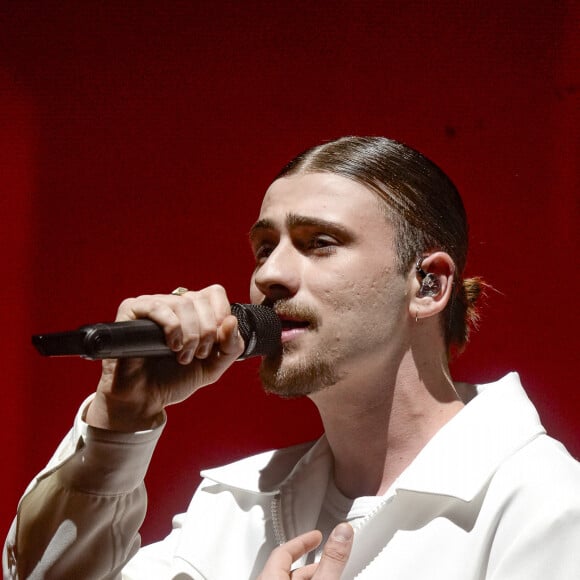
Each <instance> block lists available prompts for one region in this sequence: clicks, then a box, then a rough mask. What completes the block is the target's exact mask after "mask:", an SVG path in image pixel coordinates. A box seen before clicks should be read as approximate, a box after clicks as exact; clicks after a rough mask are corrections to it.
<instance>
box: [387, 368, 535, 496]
mask: <svg viewBox="0 0 580 580" xmlns="http://www.w3.org/2000/svg"><path fill="white" fill-rule="evenodd" d="M545 432H546V431H545V429H544V427H543V426H542V425H541V423H540V418H539V416H538V413H537V411H536V409H535V407H534V406H533V404H532V403H531V401H530V400H529V398H528V397H527V395H526V393H525V391H524V390H523V388H522V385H521V383H520V379H519V376H518V374H517V373H515V372H514V373H509V374H508V375H506V376H505V377H503V378H502V379H500V380H499V381H497V382H495V383H490V384H487V385H478V386H477V396H476V397H474V398H473V399H472V400H471V401H470V402H469V403H468V404H467V405H466V406H465V407H464V408H463V409H462V410H461V411H460V412H459V413H458V414H457V415H456V416H455V417H453V419H451V420H450V421H449V422H448V423H447V424H446V425H444V426H443V427H442V428H441V429H440V430H439V431H438V432H437V433H436V434H435V435H434V437H433V438H432V439H431V440H430V441H429V443H427V445H426V446H425V447H424V448H423V449H422V450H421V452H420V453H419V454H418V455H417V457H416V458H415V459H414V460H413V462H412V463H411V465H409V467H408V468H407V469H406V470H405V471H404V472H403V473H402V474H401V475H400V476H399V478H398V479H397V480H396V481H395V482H394V484H393V486H392V488H391V489H396V490H407V491H416V492H421V493H429V494H438V495H443V496H451V497H456V498H459V499H462V500H463V501H470V500H472V499H473V498H474V497H475V496H476V495H477V494H478V492H479V491H480V490H481V489H482V488H483V487H484V486H485V485H486V484H487V482H488V481H489V479H490V478H491V476H492V475H493V473H494V472H495V471H496V470H497V468H498V466H499V465H500V464H501V463H502V462H503V461H504V460H505V459H506V458H507V457H509V456H510V455H512V454H513V453H515V452H516V451H518V449H520V448H521V447H523V446H524V445H526V444H527V443H528V442H530V441H531V440H532V439H534V438H535V437H537V436H538V435H540V434H543V433H545Z"/></svg>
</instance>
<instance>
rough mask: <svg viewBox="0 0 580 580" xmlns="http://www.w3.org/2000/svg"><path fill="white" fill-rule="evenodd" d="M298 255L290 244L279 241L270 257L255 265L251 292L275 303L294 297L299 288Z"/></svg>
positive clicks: (299, 268) (299, 270)
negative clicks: (257, 293)
mask: <svg viewBox="0 0 580 580" xmlns="http://www.w3.org/2000/svg"><path fill="white" fill-rule="evenodd" d="M300 280H301V267H300V255H299V253H298V252H297V251H296V249H295V248H294V247H293V246H292V244H291V243H287V242H285V241H280V243H278V245H277V246H276V247H275V248H274V249H273V250H272V252H271V253H270V255H269V256H268V257H267V258H266V259H265V260H264V261H263V262H262V263H260V264H258V265H257V267H256V270H255V271H254V275H253V279H252V291H253V292H255V291H258V292H259V293H260V294H262V295H263V296H264V297H266V298H267V299H269V300H271V301H273V302H275V301H276V300H281V299H283V298H289V297H291V296H294V295H295V294H296V293H297V292H298V289H299V287H300Z"/></svg>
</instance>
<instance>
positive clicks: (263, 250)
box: [254, 244, 274, 262]
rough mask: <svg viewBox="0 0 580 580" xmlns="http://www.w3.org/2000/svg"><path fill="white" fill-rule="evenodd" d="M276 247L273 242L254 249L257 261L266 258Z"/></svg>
mask: <svg viewBox="0 0 580 580" xmlns="http://www.w3.org/2000/svg"><path fill="white" fill-rule="evenodd" d="M273 249H274V247H273V246H272V245H271V244H262V245H261V246H258V247H257V248H255V249H254V256H255V258H256V261H257V262H260V261H263V260H265V259H266V258H267V257H268V256H269V255H270V254H271V253H272V250H273Z"/></svg>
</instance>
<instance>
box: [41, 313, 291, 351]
mask: <svg viewBox="0 0 580 580" xmlns="http://www.w3.org/2000/svg"><path fill="white" fill-rule="evenodd" d="M231 309H232V314H233V315H234V316H235V317H236V318H237V319H238V329H239V331H240V335H241V337H242V339H243V340H244V344H245V349H244V352H243V353H242V354H241V355H240V356H239V357H238V360H243V359H246V358H249V357H252V356H266V355H269V354H274V353H275V352H276V351H277V350H278V349H279V348H280V336H281V334H282V323H281V322H280V319H279V318H278V316H277V315H276V313H275V312H274V310H273V309H272V308H269V307H267V306H258V305H256V304H238V303H235V304H231ZM32 344H33V345H34V346H35V347H36V350H38V352H39V353H40V354H41V355H43V356H81V357H82V358H86V359H90V360H100V359H104V358H127V357H154V356H167V355H171V354H175V353H174V352H173V351H172V350H171V349H170V348H169V347H168V346H167V344H166V343H165V335H164V334H163V330H162V329H161V327H160V326H159V325H157V324H156V323H155V322H153V321H152V320H147V319H141V320H130V321H127V322H109V323H106V322H99V323H96V324H87V325H85V326H81V327H80V328H78V329H77V330H69V331H66V332H53V333H50V334H36V335H33V336H32Z"/></svg>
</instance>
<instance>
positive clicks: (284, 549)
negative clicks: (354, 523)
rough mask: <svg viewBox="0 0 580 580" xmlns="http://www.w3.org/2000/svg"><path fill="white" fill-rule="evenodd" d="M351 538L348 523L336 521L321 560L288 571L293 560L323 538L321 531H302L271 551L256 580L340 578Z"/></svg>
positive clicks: (334, 579) (350, 528) (351, 530)
mask: <svg viewBox="0 0 580 580" xmlns="http://www.w3.org/2000/svg"><path fill="white" fill-rule="evenodd" d="M353 537H354V532H353V529H352V527H351V525H350V524H347V523H342V524H339V525H338V526H336V528H334V530H333V531H332V533H331V534H330V537H329V538H328V541H327V542H326V544H325V545H324V549H323V552H322V557H321V558H320V561H319V562H318V563H317V564H309V565H308V566H304V567H302V568H298V569H297V570H294V571H293V572H291V571H290V569H291V567H292V563H293V562H295V561H296V560H298V558H300V557H302V556H304V555H305V554H307V553H308V552H310V551H311V550H314V549H315V548H316V547H318V545H319V544H320V542H321V541H322V534H321V533H320V532H319V531H317V530H313V531H312V532H307V533H306V534H302V535H301V536H298V537H296V538H294V539H293V540H290V541H289V542H286V543H285V544H282V545H281V546H280V547H278V548H276V549H275V550H274V551H273V552H272V554H271V555H270V557H269V558H268V561H267V562H266V565H265V566H264V569H263V570H262V573H261V574H260V576H259V577H258V580H289V579H292V580H340V577H341V574H342V571H343V570H344V567H345V566H346V563H347V561H348V557H349V555H350V550H351V548H352V541H353Z"/></svg>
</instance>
